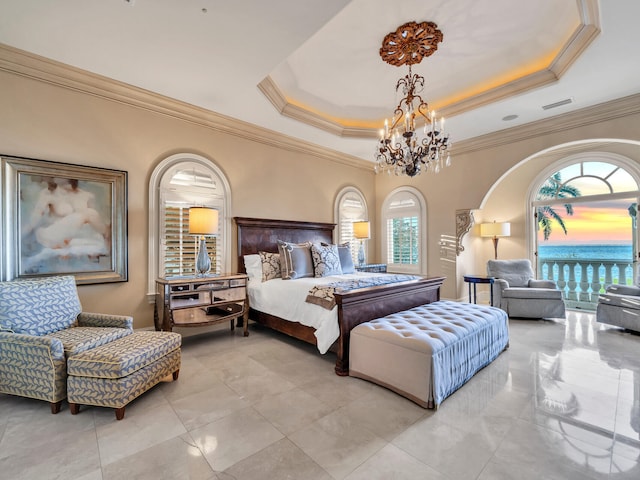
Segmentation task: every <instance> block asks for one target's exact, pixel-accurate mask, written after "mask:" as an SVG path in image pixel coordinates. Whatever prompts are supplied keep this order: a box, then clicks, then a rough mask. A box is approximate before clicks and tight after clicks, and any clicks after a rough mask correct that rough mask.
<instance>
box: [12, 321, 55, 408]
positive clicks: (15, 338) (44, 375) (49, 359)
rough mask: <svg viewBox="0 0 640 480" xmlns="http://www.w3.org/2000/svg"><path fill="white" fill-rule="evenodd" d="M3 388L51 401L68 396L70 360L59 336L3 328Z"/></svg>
mask: <svg viewBox="0 0 640 480" xmlns="http://www.w3.org/2000/svg"><path fill="white" fill-rule="evenodd" d="M0 391H1V392H3V393H9V394H11V395H19V396H22V397H30V398H37V399H40V400H45V401H48V402H50V403H51V404H52V405H51V411H52V412H53V413H57V410H58V409H59V408H60V407H59V405H56V404H58V402H60V401H61V400H63V399H64V398H65V397H66V396H67V361H66V358H65V354H64V347H63V346H62V342H61V341H60V340H59V339H57V338H52V337H47V336H46V335H44V336H41V337H39V336H35V335H24V334H21V333H8V332H0Z"/></svg>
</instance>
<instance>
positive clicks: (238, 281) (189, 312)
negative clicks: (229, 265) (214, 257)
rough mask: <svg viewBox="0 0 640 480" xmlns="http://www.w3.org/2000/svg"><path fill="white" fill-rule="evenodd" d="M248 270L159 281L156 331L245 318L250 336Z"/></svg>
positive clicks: (157, 287) (244, 324)
mask: <svg viewBox="0 0 640 480" xmlns="http://www.w3.org/2000/svg"><path fill="white" fill-rule="evenodd" d="M248 278H249V277H248V276H247V275H246V274H244V273H235V274H223V275H208V276H202V277H191V276H190V277H171V278H159V279H157V280H156V304H155V308H154V311H153V314H154V315H153V316H154V323H155V327H156V330H166V331H169V332H170V331H171V330H172V328H173V327H202V326H206V325H215V324H216V323H221V322H226V321H229V323H230V325H231V330H233V329H234V327H235V322H234V320H235V319H236V318H240V317H242V320H243V328H244V336H245V337H246V336H248V335H249V330H248V326H249V306H248V301H247V280H248Z"/></svg>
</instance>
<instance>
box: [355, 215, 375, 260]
mask: <svg viewBox="0 0 640 480" xmlns="http://www.w3.org/2000/svg"><path fill="white" fill-rule="evenodd" d="M353 236H354V237H355V238H357V239H358V240H360V250H358V264H359V265H364V260H365V258H364V241H365V240H368V239H369V238H371V226H370V224H369V222H366V221H363V222H353Z"/></svg>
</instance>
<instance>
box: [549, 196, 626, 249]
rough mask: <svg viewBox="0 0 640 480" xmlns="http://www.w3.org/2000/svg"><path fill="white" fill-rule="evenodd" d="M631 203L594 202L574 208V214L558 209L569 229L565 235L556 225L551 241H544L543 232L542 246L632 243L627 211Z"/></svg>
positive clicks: (559, 207) (553, 228)
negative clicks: (569, 214)
mask: <svg viewBox="0 0 640 480" xmlns="http://www.w3.org/2000/svg"><path fill="white" fill-rule="evenodd" d="M631 202H632V201H631V200H618V201H606V202H597V203H596V202H592V203H589V204H588V206H586V205H574V213H573V215H571V216H568V215H567V214H566V211H565V209H564V207H563V206H562V205H559V206H557V207H556V208H555V210H556V212H558V213H559V214H560V216H561V217H562V218H563V219H564V222H565V226H566V227H567V234H566V235H565V234H564V232H563V231H562V228H560V226H559V225H558V224H557V223H555V222H554V223H553V225H552V232H551V236H550V237H549V240H547V241H544V239H543V236H542V231H539V232H538V241H539V242H540V244H541V245H559V244H585V243H590V244H614V243H625V244H630V243H631V227H632V223H631V221H632V220H631V217H630V216H629V212H628V210H627V208H628V207H629V205H630V203H631Z"/></svg>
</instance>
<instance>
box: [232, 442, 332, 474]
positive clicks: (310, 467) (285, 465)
mask: <svg viewBox="0 0 640 480" xmlns="http://www.w3.org/2000/svg"><path fill="white" fill-rule="evenodd" d="M220 478H221V479H229V480H231V479H233V480H266V479H274V480H275V479H301V480H302V479H304V480H332V479H333V477H331V475H329V474H328V473H327V472H326V471H325V470H323V469H322V468H321V467H320V466H319V465H318V464H317V463H316V462H314V461H313V460H312V459H311V458H310V457H309V456H308V455H306V454H305V453H304V452H303V451H302V450H300V449H299V448H298V447H297V446H296V445H294V444H293V443H292V442H291V441H290V440H289V439H287V438H283V439H282V440H279V441H277V442H275V443H273V444H271V445H269V446H268V447H266V448H265V449H263V450H261V451H259V452H258V453H256V454H255V455H252V456H250V457H248V458H246V459H245V460H241V461H239V462H237V463H236V464H234V465H233V466H231V467H229V468H227V469H226V470H225V471H224V472H223V473H222V475H220Z"/></svg>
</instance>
